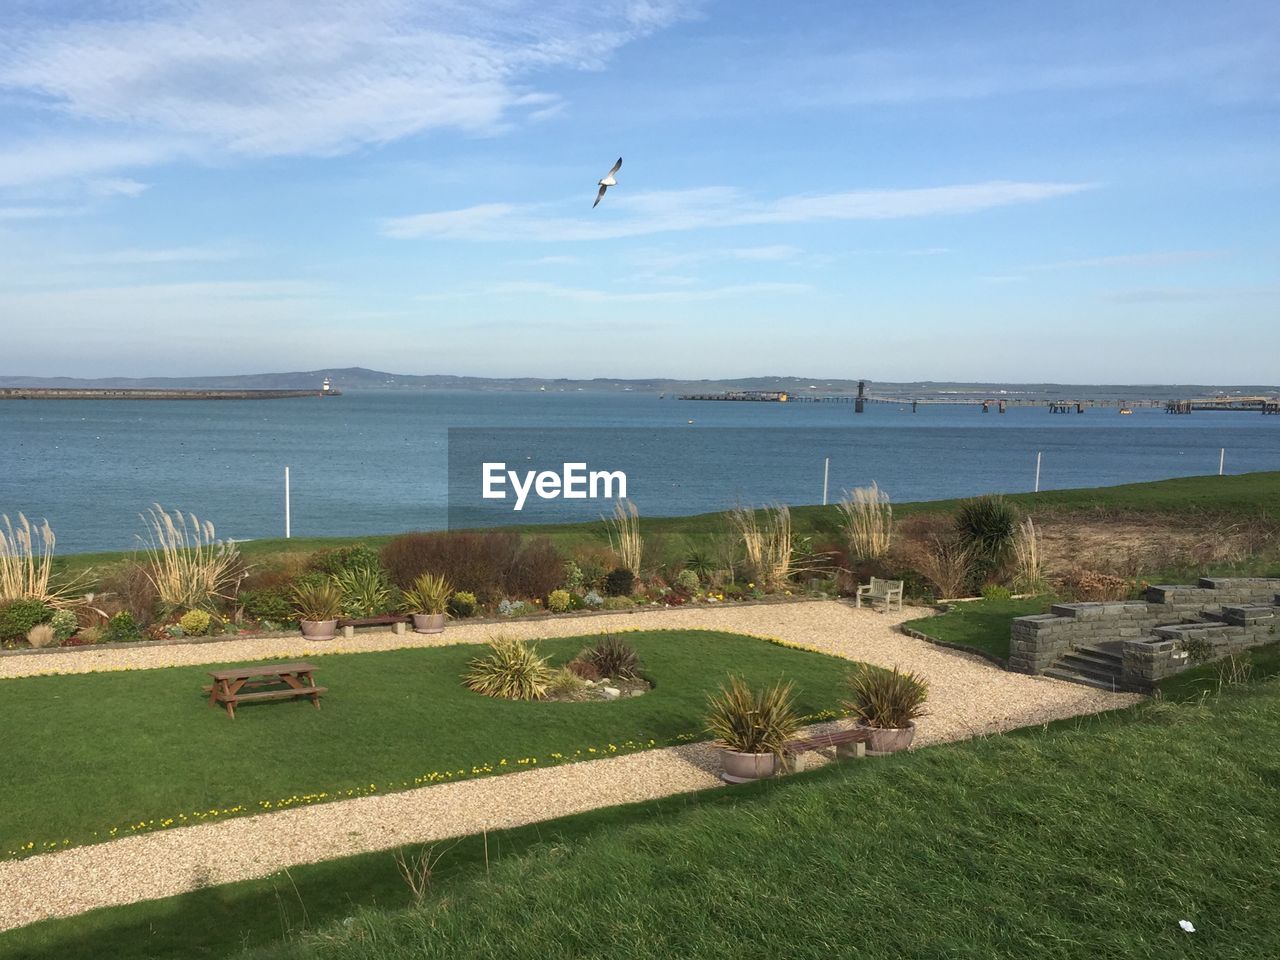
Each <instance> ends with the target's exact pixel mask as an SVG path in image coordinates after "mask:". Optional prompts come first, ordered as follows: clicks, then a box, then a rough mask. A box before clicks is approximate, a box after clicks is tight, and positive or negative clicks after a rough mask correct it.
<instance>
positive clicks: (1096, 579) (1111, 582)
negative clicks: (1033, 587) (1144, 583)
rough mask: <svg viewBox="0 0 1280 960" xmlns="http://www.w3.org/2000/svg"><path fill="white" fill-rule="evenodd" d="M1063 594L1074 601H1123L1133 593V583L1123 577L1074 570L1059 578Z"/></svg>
mask: <svg viewBox="0 0 1280 960" xmlns="http://www.w3.org/2000/svg"><path fill="white" fill-rule="evenodd" d="M1060 587H1061V590H1062V592H1063V593H1065V594H1067V595H1068V596H1070V597H1073V598H1074V599H1076V600H1083V601H1086V602H1095V603H1096V602H1101V601H1104V600H1125V599H1127V598H1128V597H1129V594H1131V593H1132V592H1133V583H1132V582H1130V581H1129V580H1126V579H1125V578H1124V577H1116V576H1113V575H1111V574H1109V573H1099V572H1098V571H1096V570H1081V569H1075V570H1071V571H1068V572H1067V573H1066V574H1064V575H1063V576H1062V577H1061V578H1060Z"/></svg>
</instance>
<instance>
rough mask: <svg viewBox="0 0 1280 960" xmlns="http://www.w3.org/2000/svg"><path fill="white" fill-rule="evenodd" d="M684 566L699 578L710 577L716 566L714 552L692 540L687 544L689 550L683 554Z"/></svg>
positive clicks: (706, 578)
mask: <svg viewBox="0 0 1280 960" xmlns="http://www.w3.org/2000/svg"><path fill="white" fill-rule="evenodd" d="M684 566H685V569H686V570H688V571H689V572H691V573H692V574H693V575H694V576H695V577H697V578H698V579H699V580H709V579H711V577H712V576H713V575H714V574H715V572H716V570H717V568H718V564H717V561H716V555H715V553H714V552H712V551H711V550H708V549H706V548H704V547H702V546H700V545H699V544H697V543H692V542H691V543H690V544H689V552H688V553H687V554H685V558H684Z"/></svg>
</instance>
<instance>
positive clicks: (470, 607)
mask: <svg viewBox="0 0 1280 960" xmlns="http://www.w3.org/2000/svg"><path fill="white" fill-rule="evenodd" d="M479 606H480V603H479V601H478V600H477V599H476V595H475V594H474V593H470V592H468V591H466V590H459V591H458V592H457V593H455V594H454V595H453V596H452V597H450V598H449V613H450V615H452V616H454V617H456V618H457V619H459V620H462V619H464V618H466V617H474V616H475V615H476V610H477V609H478V608H479Z"/></svg>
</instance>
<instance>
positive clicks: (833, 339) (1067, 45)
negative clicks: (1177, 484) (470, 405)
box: [0, 0, 1280, 383]
mask: <svg viewBox="0 0 1280 960" xmlns="http://www.w3.org/2000/svg"><path fill="white" fill-rule="evenodd" d="M5 10H6V13H5V17H4V18H3V20H2V21H0V322H2V323H3V327H4V346H3V348H2V349H3V352H2V353H0V374H5V375H38V376H49V375H59V374H66V375H81V376H90V375H162V374H172V375H183V374H205V373H238V372H254V371H269V370H289V369H307V368H314V367H321V366H348V365H362V366H369V367H376V368H379V369H390V370H393V371H397V372H405V373H460V374H473V375H491V376H509V375H538V376H574V377H577V376H611V377H612V376H679V377H704V376H707V377H728V376H748V375H761V374H796V375H803V376H813V377H818V376H825V377H868V378H871V379H878V380H915V379H961V380H988V379H1005V380H1019V381H1026V380H1059V381H1070V382H1169V381H1183V382H1186V381H1195V382H1223V383H1253V382H1264V383H1274V382H1276V381H1277V380H1280V374H1278V373H1277V367H1276V359H1275V358H1276V357H1277V356H1280V235H1278V234H1277V229H1276V223H1277V215H1278V214H1280V162H1278V161H1280V151H1278V150H1277V147H1278V146H1280V123H1278V122H1277V121H1278V120H1280V7H1278V6H1277V5H1276V4H1274V3H1270V2H1224V3H1217V4H1205V3H1202V2H1195V3H1189V2H1182V0H1164V2H1131V3H1125V4H1114V3H1103V2H1084V3H1081V2H1071V0H1065V2H1060V3H1056V4H1052V5H1050V4H1039V3H1037V4H1024V3H1013V2H1009V3H984V4H978V3H964V2H906V3H901V4H883V3H870V2H855V0H844V2H806V3H803V4H780V3H776V2H755V0H737V2H732V3H731V2H718V3H717V2H705V3H694V2H689V3H678V2H666V0H647V2H645V0H604V2H596V3H591V4H579V3H562V2H556V0H543V2H537V3H531V2H524V0H470V2H456V3H455V2H440V3H425V2H420V0H419V2H410V0H374V2H361V0H346V2H331V0H312V2H310V3H308V4H305V5H304V4H295V3H284V2H273V0H257V2H250V0H208V2H200V0H133V2H124V0H115V2H113V0H100V2H97V3H83V2H58V0H52V2H51V0H6V3H5ZM618 155H622V156H623V157H624V158H625V162H624V165H623V168H622V171H621V173H620V174H619V184H618V186H617V188H615V189H613V190H611V191H610V192H609V194H608V196H607V197H606V198H605V200H604V201H603V202H602V203H601V205H600V206H599V207H598V208H597V209H595V210H592V208H591V202H592V200H593V199H594V194H595V186H594V184H595V181H596V180H597V179H598V178H599V177H601V176H602V175H603V174H604V173H605V171H606V170H607V169H608V167H609V165H610V164H611V163H612V162H613V160H614V159H615V158H616V157H617V156H618Z"/></svg>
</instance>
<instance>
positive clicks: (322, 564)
mask: <svg viewBox="0 0 1280 960" xmlns="http://www.w3.org/2000/svg"><path fill="white" fill-rule="evenodd" d="M307 569H308V570H314V571H316V572H317V573H326V574H329V575H330V576H332V575H333V574H335V573H342V572H343V571H346V570H381V569H382V560H381V559H380V558H379V556H378V551H376V550H374V549H373V548H372V547H367V546H365V545H364V544H363V543H356V544H352V545H351V546H349V547H337V548H335V549H333V550H318V551H316V552H315V553H313V554H312V555H311V557H310V559H309V560H308V561H307Z"/></svg>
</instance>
